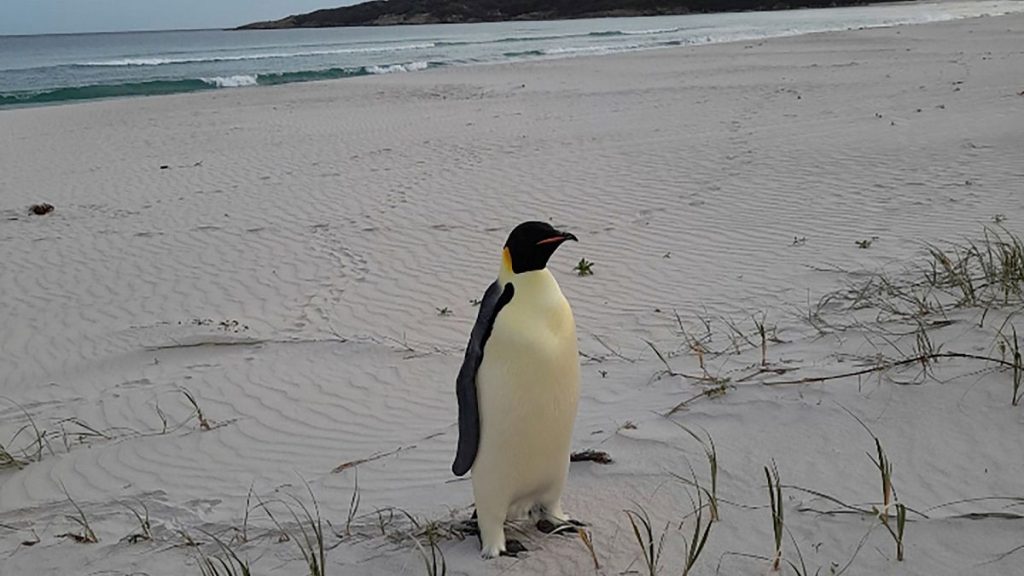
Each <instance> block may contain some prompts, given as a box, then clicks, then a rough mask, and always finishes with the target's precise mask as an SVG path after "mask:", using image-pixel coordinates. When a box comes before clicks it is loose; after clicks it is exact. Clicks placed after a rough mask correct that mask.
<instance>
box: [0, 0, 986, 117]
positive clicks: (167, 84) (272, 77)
mask: <svg viewBox="0 0 1024 576" xmlns="http://www.w3.org/2000/svg"><path fill="white" fill-rule="evenodd" d="M890 6H903V4H900V3H895V4H890ZM856 8H857V7H856V6H854V7H839V8H835V10H842V9H856ZM1004 8H1005V7H1004ZM807 10H827V9H823V8H818V9H798V10H788V11H782V12H794V11H797V12H800V11H807ZM778 12H779V11H774V12H765V14H774V13H778ZM716 14H733V13H730V12H725V13H716ZM696 16H698V17H699V16H705V14H696ZM983 17H992V16H991V15H989V14H982V15H979V16H967V17H963V16H961V17H952V18H950V19H945V20H937V21H929V22H910V23H906V22H897V23H883V24H877V25H861V26H848V27H846V28H845V29H835V30H824V31H810V32H803V31H797V32H793V33H786V32H780V33H773V34H770V35H768V36H759V35H756V34H755V35H752V36H751V37H750V38H743V37H741V38H735V39H728V40H711V39H710V37H709V38H707V39H705V40H699V39H692V40H686V41H682V42H678V43H677V42H666V43H663V44H657V43H655V44H651V45H649V46H643V47H639V46H637V47H625V48H622V47H616V46H611V47H607V50H608V52H606V53H595V54H585V53H580V54H575V55H574V53H573V51H569V52H566V53H564V54H524V55H523V56H520V57H519V59H516V58H510V59H508V60H504V61H495V62H472V63H450V62H447V61H445V60H444V59H442V60H440V61H435V60H434V59H428V60H417V59H415V58H414V59H412V60H410V59H408V58H407V59H401V58H397V56H396V58H394V59H393V60H395V61H393V62H389V63H386V64H373V65H370V64H366V65H353V66H341V65H338V66H334V67H330V68H322V69H310V70H301V71H288V72H263V73H251V74H237V75H233V76H223V77H222V76H216V75H213V76H203V77H198V76H197V77H181V78H171V79H165V78H161V79H141V78H140V79H138V80H135V81H130V82H129V81H125V82H123V83H117V84H88V85H80V86H65V87H59V88H47V89H41V90H39V91H30V92H25V93H24V94H30V93H31V94H32V95H31V96H24V94H22V93H21V92H18V93H15V92H11V93H10V94H6V95H3V96H0V102H2V99H9V100H10V101H11V102H12V103H7V104H0V111H4V110H17V109H24V108H34V107H48V106H62V105H67V104H77V103H82V102H93V101H109V100H119V99H133V98H136V97H159V96H167V95H176V94H196V93H204V92H214V91H219V90H225V89H227V90H233V89H238V88H246V89H252V88H258V87H276V86H279V85H291V84H306V83H310V82H319V81H337V80H351V79H353V78H358V77H363V76H386V75H390V74H403V73H407V72H423V71H429V70H432V69H438V68H449V67H451V68H471V69H472V68H477V67H481V66H483V67H488V66H493V65H496V64H498V65H500V64H523V63H531V62H548V61H551V60H577V59H579V58H589V57H607V56H617V55H621V54H632V53H640V54H643V53H647V52H652V51H659V50H662V49H670V48H693V47H703V46H710V45H720V44H732V43H738V42H747V43H749V42H763V41H766V40H771V39H779V38H793V37H798V36H806V35H815V34H831V33H838V32H851V31H858V30H871V29H880V28H898V27H903V26H908V25H917V24H921V23H925V24H934V23H941V22H956V21H959V20H965V19H966V20H970V19H974V18H983ZM996 17H998V15H997V16H996ZM597 20H617V19H616V18H605V19H597ZM544 22H546V21H544ZM371 29H372V28H371ZM594 48H602V47H594ZM602 49H604V48H602ZM103 93H110V94H111V95H110V96H102V95H100V94H103ZM19 94H21V96H19ZM21 97H25V98H26V99H27V100H28V101H27V102H25V103H16V100H17V99H18V98H21ZM40 99H41V100H40Z"/></svg>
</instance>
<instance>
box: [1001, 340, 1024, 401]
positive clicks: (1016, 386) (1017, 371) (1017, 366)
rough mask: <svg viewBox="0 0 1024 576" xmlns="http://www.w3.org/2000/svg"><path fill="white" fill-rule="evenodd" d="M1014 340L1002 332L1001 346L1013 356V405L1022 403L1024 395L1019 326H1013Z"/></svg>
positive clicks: (1023, 366) (1023, 368)
mask: <svg viewBox="0 0 1024 576" xmlns="http://www.w3.org/2000/svg"><path fill="white" fill-rule="evenodd" d="M1010 329H1011V330H1012V332H1011V333H1012V334H1013V340H1010V338H1009V337H1007V336H1006V335H1005V334H1002V332H1000V336H1001V338H1002V341H1001V342H1000V348H1001V349H1002V350H1003V351H1004V354H1005V353H1007V352H1008V353H1009V354H1010V356H1012V357H1013V396H1012V397H1011V399H1010V404H1011V405H1013V406H1018V405H1020V400H1021V398H1022V397H1024V391H1021V388H1022V384H1024V360H1022V358H1021V353H1020V339H1019V338H1017V327H1016V326H1011V327H1010Z"/></svg>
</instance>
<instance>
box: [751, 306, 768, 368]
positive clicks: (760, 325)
mask: <svg viewBox="0 0 1024 576" xmlns="http://www.w3.org/2000/svg"><path fill="white" fill-rule="evenodd" d="M751 318H752V319H753V320H754V326H755V327H756V328H757V335H758V336H759V337H760V338H761V366H767V365H768V332H767V329H766V328H765V322H766V321H767V319H768V313H767V312H762V313H761V317H760V318H758V317H757V315H756V314H755V315H754V316H751Z"/></svg>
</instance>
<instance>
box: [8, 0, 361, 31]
mask: <svg viewBox="0 0 1024 576" xmlns="http://www.w3.org/2000/svg"><path fill="white" fill-rule="evenodd" d="M358 1H359V0H0V36H4V35H10V34H56V33H71V32H120V31H125V30H172V29H183V28H230V27H233V26H240V25H242V24H246V23H248V22H253V21H255V20H275V19H277V18H283V17H284V16H288V15H289V14H302V13H304V12H310V11H313V10H317V9H319V8H335V7H338V6H344V5H346V4H356V3H357V2H358Z"/></svg>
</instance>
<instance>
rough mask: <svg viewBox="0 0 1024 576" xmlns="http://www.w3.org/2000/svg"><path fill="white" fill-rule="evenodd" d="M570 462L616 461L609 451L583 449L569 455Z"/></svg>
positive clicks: (609, 462)
mask: <svg viewBox="0 0 1024 576" xmlns="http://www.w3.org/2000/svg"><path fill="white" fill-rule="evenodd" d="M569 461H570V462H596V463H598V464H611V463H612V462H614V460H612V457H611V456H609V455H608V453H607V452H602V451H601V450H583V451H582V452H573V453H572V455H571V456H569Z"/></svg>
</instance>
